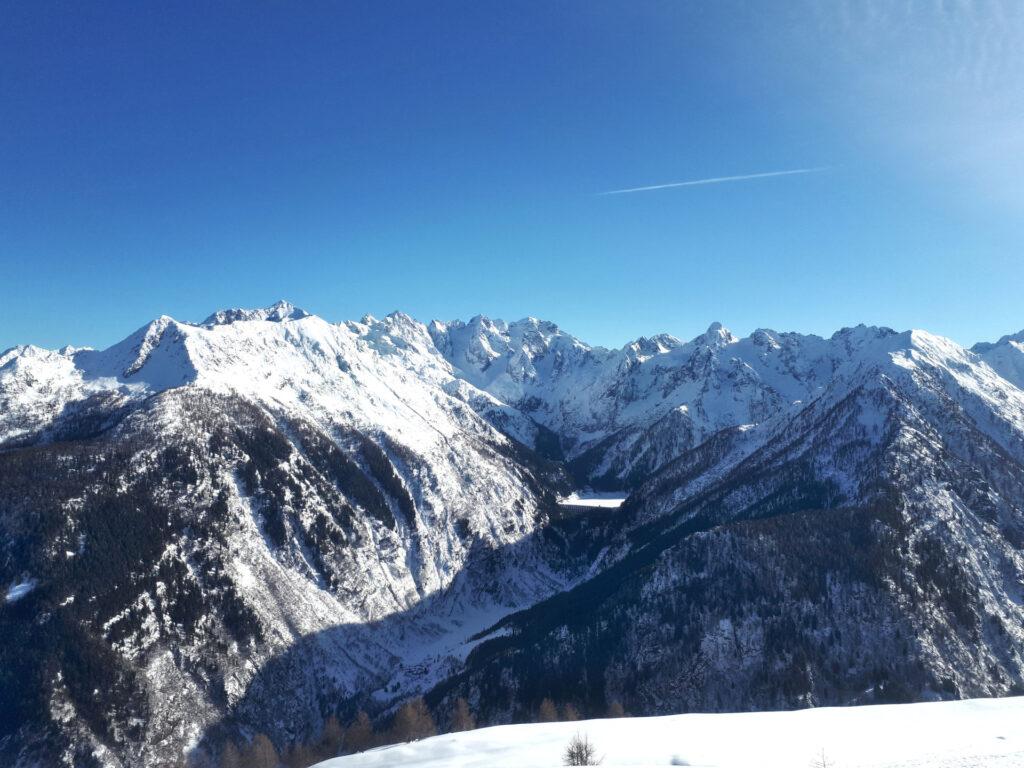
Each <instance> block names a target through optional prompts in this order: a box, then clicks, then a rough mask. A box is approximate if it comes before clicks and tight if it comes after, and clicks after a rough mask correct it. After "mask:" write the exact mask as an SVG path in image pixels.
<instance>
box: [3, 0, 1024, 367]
mask: <svg viewBox="0 0 1024 768" xmlns="http://www.w3.org/2000/svg"><path fill="white" fill-rule="evenodd" d="M895 5H896V4H894V3H877V4H876V3H874V2H869V1H868V0H865V1H864V2H850V3H841V2H836V3H819V2H814V1H812V0H806V2H804V1H803V0H792V2H787V3H774V2H763V3H758V2H752V3H746V4H740V3H738V2H737V3H734V2H731V1H730V0H713V1H709V2H619V3H608V2H599V1H597V0H581V1H580V2H554V3H552V2H527V1H525V0H524V1H523V2H509V3H499V2H462V3H456V2H436V3H421V2H412V1H410V2H365V3H363V2H356V1H354V0H348V1H346V2H322V3H320V2H312V3H288V2H263V3H260V2H256V3H241V2H214V3H208V2H202V3H194V4H193V3H187V2H180V3H177V2H176V3H165V4H158V3H135V2H126V3H116V2H101V3H76V2H62V3H46V2H26V3H5V4H4V7H3V12H2V15H3V22H2V23H0V279H2V280H3V285H4V290H3V292H2V301H0V307H2V309H0V349H2V348H6V347H7V346H10V345H13V344H16V343H36V344H41V345H44V346H51V347H53V346H60V345H63V344H65V343H73V344H79V345H85V344H88V345H93V346H105V345H107V344H110V343H112V342H114V341H116V340H117V339H119V338H121V337H123V336H124V335H126V334H127V333H128V332H129V331H131V330H133V329H134V328H136V327H138V326H140V325H142V324H143V323H144V322H146V321H147V320H149V319H151V318H152V317H155V316H157V315H160V314H170V315H173V316H175V317H177V318H179V319H183V320H200V319H202V318H203V317H205V316H206V315H207V314H208V313H209V312H211V311H212V310H214V309H217V308H221V307H227V306H262V305H266V304H269V303H271V302H272V301H274V300H276V299H278V298H282V297H283V298H287V299H289V300H291V301H292V302H294V303H296V304H299V305H300V306H303V307H305V308H307V309H309V310H310V311H313V312H316V313H318V314H320V315H323V316H324V317H326V318H328V319H331V320H342V319H348V318H355V317H359V316H361V315H363V314H364V313H367V312H369V313H372V314H375V315H381V314H384V313H387V312H389V311H391V310H393V309H401V310H403V311H405V312H408V313H409V314H411V315H413V316H415V317H418V318H420V319H423V320H429V319H431V318H434V317H439V318H446V319H447V318H453V317H469V316H471V315H473V314H477V313H484V314H488V315H491V316H496V317H505V318H508V319H516V318H519V317H522V316H525V315H535V316H540V317H544V318H548V319H552V320H554V321H556V322H558V323H559V324H560V325H562V326H563V327H565V328H566V329H568V330H569V331H571V332H574V333H576V334H577V335H579V336H581V337H582V338H584V339H586V340H588V341H591V342H593V343H601V344H606V345H619V344H622V343H624V342H625V341H626V340H628V339H630V338H633V337H636V336H638V335H642V334H643V335H649V334H653V333H657V332H662V331H664V332H670V333H674V334H676V335H678V336H682V337H689V336H692V335H695V334H697V333H699V332H701V331H702V330H703V329H704V328H705V327H706V326H707V325H708V323H710V322H711V321H712V320H719V321H721V322H723V323H725V324H726V325H727V326H728V327H730V328H731V329H733V331H735V332H738V333H747V332H749V331H751V330H752V329H754V328H755V327H758V326H765V327H773V328H777V329H779V330H801V331H808V332H816V333H822V334H829V333H831V332H832V331H834V330H835V329H837V328H839V327H841V326H843V325H848V324H854V323H857V322H867V323H876V324H886V325H890V326H893V327H896V328H900V329H903V328H908V327H923V328H928V329H929V330H933V331H936V332H940V333H944V334H946V335H949V336H951V337H953V338H954V339H956V340H958V341H961V342H965V343H972V342H974V341H976V340H979V339H991V338H995V337H998V336H1000V335H1002V334H1003V333H1008V332H1012V331H1017V330H1020V329H1021V328H1022V327H1024V302H1022V301H1021V298H1022V296H1024V290H1022V287H1024V248H1022V246H1024V70H1022V66H1021V64H1022V54H1021V51H1022V50H1024V10H1022V8H1024V6H1022V4H1020V3H1011V2H1005V3H1000V2H995V1H993V2H978V3H973V4H963V5H964V6H965V8H960V9H959V10H958V9H956V8H953V7H952V6H954V5H957V4H953V3H944V2H938V1H936V2H926V1H924V0H922V1H921V2H911V3H909V4H900V8H901V9H900V10H899V11H898V12H896V11H890V10H889V9H890V7H891V6H895ZM822 166H825V167H827V168H828V170H823V171H818V172H815V173H808V174H793V175H787V176H775V177H765V178H757V179H749V180H744V181H733V182H726V183H720V184H708V185H697V186H687V187H676V188H667V189H661V190H651V191H645V192H635V193H629V194H621V195H599V194H597V193H600V192H604V191H609V190H615V189H623V188H631V187H639V186H646V185H657V184H664V183H670V182H676V181H688V180H698V179H704V178H711V177H722V176H732V175H747V174H758V173H767V172H773V171H781V170H792V169H799V168H808V167H822Z"/></svg>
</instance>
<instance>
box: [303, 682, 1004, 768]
mask: <svg viewBox="0 0 1024 768" xmlns="http://www.w3.org/2000/svg"><path fill="white" fill-rule="evenodd" d="M577 732H579V733H584V734H586V735H587V736H589V737H590V740H591V741H592V742H593V743H594V744H595V745H596V747H597V750H598V754H599V755H603V756H604V762H603V763H602V765H604V766H637V767H639V766H644V767H646V766H669V765H690V766H717V767H719V768H755V767H756V768H805V767H808V768H809V766H811V765H815V764H817V763H816V761H817V760H819V759H820V758H821V756H822V750H824V755H825V757H826V759H827V764H828V765H829V766H835V768H925V766H929V767H930V768H1010V766H1024V697H1016V698H1006V699H973V700H968V701H951V702H936V703H926V704H892V705H879V706H864V707H844V708H838V707H832V708H821V709H805V710H798V711H793V712H750V713H738V714H714V715H703V714H693V715H671V716H667V717H638V718H626V719H621V720H585V721H581V722H578V723H541V724H533V725H505V726H497V727H494V728H482V729H480V730H477V731H470V732H467V733H458V734H448V735H444V736H435V737H433V738H430V739H425V740H423V741H420V742H414V743H411V744H400V745H396V746H391V747H383V748H380V749H375V750H371V751H369V752H364V753H362V754H359V755H350V756H348V757H339V758H335V759H333V760H328V761H327V762H324V763H320V764H319V768H328V767H329V768H384V767H385V766H402V767H403V768H413V767H415V768H548V767H549V766H550V767H551V768H554V767H555V766H560V765H561V764H562V751H563V750H564V748H565V745H566V744H567V742H568V741H569V739H570V738H572V736H573V735H574V734H575V733H577Z"/></svg>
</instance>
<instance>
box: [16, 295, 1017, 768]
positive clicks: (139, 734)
mask: <svg viewBox="0 0 1024 768" xmlns="http://www.w3.org/2000/svg"><path fill="white" fill-rule="evenodd" d="M1020 338H1021V336H1019V335H1018V336H1017V337H1006V338H1004V339H1002V340H1000V342H997V343H996V344H994V345H978V346H977V347H975V348H974V349H973V350H966V349H964V348H962V347H960V346H958V345H956V344H954V343H953V342H951V341H949V340H948V339H944V338H941V337H937V336H934V335H931V334H928V333H924V332H921V331H913V332H906V333H896V332H894V331H891V330H888V329H880V328H869V327H863V326H860V327H857V328H852V329H844V330H842V331H840V332H838V333H836V334H835V335H834V336H832V337H831V338H829V339H822V338H820V337H817V336H807V335H800V334H793V333H776V332H774V331H769V330H759V331H756V332H755V333H753V334H752V335H751V336H750V337H747V338H743V339H740V338H737V337H735V336H734V335H732V334H731V333H730V332H729V331H728V330H726V329H725V328H723V327H722V326H721V325H719V324H717V323H716V324H713V325H712V326H711V327H710V328H709V329H708V331H707V332H706V333H704V334H702V335H700V336H698V337H697V338H695V339H693V340H691V341H689V342H685V343H684V342H682V341H680V340H678V339H676V338H674V337H671V336H667V335H661V336H656V337H653V338H651V339H639V340H637V341H636V342H633V343H631V344H628V345H626V346H625V347H623V348H622V349H619V350H607V349H602V348H599V347H591V346H589V345H587V344H584V343H583V342H581V341H579V340H578V339H575V338H573V337H572V336H570V335H569V334H566V333H565V332H564V331H561V330H560V329H558V328H557V326H555V325H553V324H551V323H548V322H543V321H538V320H534V319H532V318H528V319H525V320H522V321H519V322H516V323H511V324H509V323H505V322H502V321H492V320H489V319H487V318H483V317H476V318H474V319H472V320H471V321H469V322H468V323H463V322H447V323H442V322H436V321H435V322H433V323H430V324H429V325H424V324H422V323H419V322H417V321H415V320H413V319H412V318H410V317H408V316H406V315H403V314H400V313H395V314H392V315H389V316H388V317H386V318H384V319H381V320H378V319H375V318H372V317H366V318H363V319H362V320H361V321H359V322H346V323H329V322H327V321H325V320H323V319H322V318H320V317H317V316H315V315H311V314H309V313H307V312H305V311H303V310H300V309H297V308H296V307H293V306H292V305H290V304H287V303H284V302H281V303H278V304H276V305H274V306H272V307H268V308H266V309H260V310H241V309H232V310H223V311H220V312H215V313H214V314H212V315H211V316H210V317H209V318H207V319H206V320H204V321H203V322H202V323H195V324H193V323H185V322H179V321H176V320H174V319H172V318H169V317H161V318H159V319H157V320H154V321H153V322H152V323H149V324H148V325H146V326H145V327H143V328H141V329H139V330H138V331H136V332H135V333H133V334H132V335H130V336H129V337H128V338H126V339H125V340H124V341H122V342H120V343H118V344H115V345H114V346H112V347H110V348H109V349H106V350H102V351H97V350H91V349H73V348H65V349H62V350H60V351H48V350H42V349H38V348H36V347H16V348H14V349H11V350H8V351H6V352H4V353H2V354H0V589H3V590H5V601H4V603H3V604H0V651H2V656H3V658H4V659H5V660H13V661H11V663H8V664H4V665H0V723H3V724H4V730H0V754H2V755H3V756H4V757H5V759H6V760H7V762H9V763H12V762H16V761H17V760H18V759H21V760H22V761H23V762H24V764H26V765H28V764H31V760H33V759H36V758H39V759H42V760H43V761H44V762H45V761H46V760H50V759H53V756H54V755H55V754H56V755H63V757H64V758H65V759H67V760H70V761H72V762H75V761H78V762H79V763H81V764H88V761H90V760H92V761H94V762H95V763H96V764H100V765H109V766H116V765H132V766H135V765H143V766H148V765H163V764H165V763H167V762H168V761H170V760H171V759H172V757H173V756H174V755H177V754H180V753H181V750H182V749H183V748H187V747H188V746H189V745H195V744H196V743H198V742H199V741H203V742H204V743H205V744H206V745H208V746H210V747H211V748H212V749H213V750H214V751H215V750H216V748H217V745H218V743H220V742H221V741H222V740H223V739H226V738H233V739H238V738H242V739H244V738H246V737H248V736H251V735H252V734H253V733H255V732H256V731H264V732H266V733H268V734H269V735H270V736H271V737H272V738H273V739H274V740H275V741H276V742H278V743H279V744H286V743H288V742H290V741H293V740H298V741H301V740H303V739H305V738H307V737H308V736H309V734H311V733H315V732H316V731H317V729H318V728H319V727H320V724H321V722H322V719H323V717H324V716H326V715H328V714H331V713H333V712H339V713H342V714H345V713H351V712H352V711H353V710H354V708H355V707H356V706H364V707H367V708H369V709H370V710H371V711H375V712H385V713H386V711H387V709H388V707H389V706H391V705H392V704H393V703H395V702H398V701H400V700H402V699H403V698H405V697H407V696H409V695H412V694H415V693H417V692H424V691H429V696H428V700H429V701H431V702H433V703H434V704H435V705H436V706H439V707H442V708H443V707H444V706H447V705H448V702H449V701H450V699H451V697H452V696H454V695H457V694H459V693H462V694H464V695H468V696H469V697H470V699H471V700H472V701H474V702H475V703H476V704H477V705H478V706H479V709H480V712H481V716H482V717H485V718H488V719H490V720H493V721H502V720H509V719H516V718H518V717H520V716H522V713H523V712H525V711H528V710H529V709H530V708H531V707H535V706H536V699H537V698H538V697H542V696H545V695H553V696H557V697H558V698H561V699H567V700H568V699H572V700H573V701H575V702H576V703H577V704H578V705H579V706H580V707H581V708H583V709H587V708H590V709H595V708H597V707H600V706H601V703H602V702H603V701H604V700H605V699H606V698H607V697H609V696H612V695H614V696H616V697H618V698H621V699H623V700H626V701H628V703H629V705H630V707H631V708H633V709H634V710H635V711H646V712H664V711H674V710H675V709H680V708H683V707H700V708H711V709H715V708H722V707H725V708H729V707H738V708H745V707H752V706H757V707H763V706H773V705H800V704H807V703H845V702H847V701H849V700H850V698H851V697H852V696H853V694H854V688H855V687H857V686H860V687H859V688H856V691H857V693H858V694H859V695H862V694H863V691H864V690H865V689H868V688H876V689H877V690H879V691H883V690H888V691H892V690H894V688H898V689H899V690H900V691H901V692H902V693H903V695H905V696H908V697H918V696H924V695H936V696H952V695H961V696H962V695H970V694H999V693H1006V692H1008V691H1010V690H1016V687H1015V686H1020V685H1022V684H1024V678H1022V674H1024V672H1022V670H1024V664H1022V657H1024V632H1022V630H1021V627H1022V626H1024V614H1022V612H1021V609H1020V605H1021V604H1022V602H1024V560H1022V545H1024V512H1022V510H1024V391H1022V390H1021V388H1020V387H1021V380H1020V378H1019V377H1018V378H1015V376H1016V375H1017V374H1019V372H1020V370H1021V369H1020V368H1016V367H1014V366H1015V365H1016V362H1015V361H1016V358H1014V357H1013V355H1015V354H1016V355H1020V354H1021V349H1022V347H1021V346H1020ZM1015 371H1016V372H1017V373H1016V374H1015ZM584 486H590V487H594V488H599V489H613V488H627V489H631V490H633V493H632V495H631V497H630V499H629V500H628V501H627V503H626V504H625V505H624V507H623V508H622V510H621V511H618V512H616V511H611V512H609V511H603V512H595V513H594V514H593V515H590V516H585V517H583V518H579V517H571V516H570V517H566V516H565V515H564V514H562V513H560V512H559V508H558V506H557V505H556V503H555V501H556V496H557V495H559V494H567V493H568V492H569V491H570V490H573V489H574V488H576V489H579V488H582V487H584ZM836 552H838V553H842V557H841V558H840V559H839V561H838V562H837V561H836V558H834V557H831V556H830V553H836ZM769 606H771V608H769ZM492 625H494V626H492ZM874 626H880V627H882V628H883V629H882V630H880V631H875V630H870V631H869V629H868V628H869V627H874ZM489 627H490V629H488V628H489ZM484 630H486V631H484ZM481 632H482V634H480V636H479V637H477V636H476V635H477V633H481ZM730 638H731V640H730ZM837 638H840V639H837ZM730 643H731V644H730ZM794 643H795V646H793V647H791V645H792V644H794ZM26 649H27V650H26ZM594 654H596V655H594ZM892 659H895V660H896V663H895V665H894V664H892V663H889V662H887V661H885V660H892ZM883 667H884V669H883ZM595 672H599V674H595ZM883 673H884V674H883ZM883 678H884V679H883ZM698 679H699V680H700V681H701V685H700V686H699V687H695V686H694V684H693V681H694V680H698ZM580 680H586V681H587V682H586V685H585V686H582V687H581V686H580ZM573 686H575V688H573ZM97 691H99V692H97ZM496 691H501V692H502V693H501V694H500V695H496V694H495V692H496Z"/></svg>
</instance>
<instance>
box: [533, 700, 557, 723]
mask: <svg viewBox="0 0 1024 768" xmlns="http://www.w3.org/2000/svg"><path fill="white" fill-rule="evenodd" d="M537 722H538V723H557V722H558V710H557V709H555V702H553V701H552V700H551V699H547V698H546V699H544V701H542V702H541V703H540V709H538V710H537Z"/></svg>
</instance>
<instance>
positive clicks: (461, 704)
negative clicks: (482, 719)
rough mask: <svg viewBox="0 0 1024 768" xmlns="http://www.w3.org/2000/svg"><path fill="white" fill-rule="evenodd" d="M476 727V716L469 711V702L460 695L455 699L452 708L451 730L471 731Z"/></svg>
mask: <svg viewBox="0 0 1024 768" xmlns="http://www.w3.org/2000/svg"><path fill="white" fill-rule="evenodd" d="M474 728H476V718H474V717H473V713H472V712H470V711H469V702H468V701H466V700H465V699H464V698H462V697H461V696H460V697H459V698H457V699H456V700H455V708H454V709H453V710H452V722H451V729H452V731H453V732H454V731H472V730H473V729H474Z"/></svg>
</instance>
